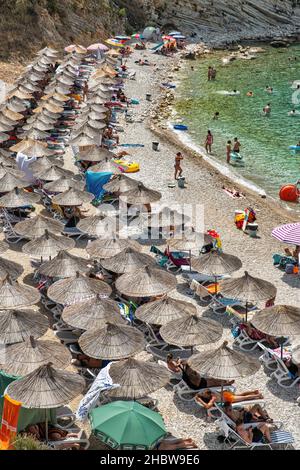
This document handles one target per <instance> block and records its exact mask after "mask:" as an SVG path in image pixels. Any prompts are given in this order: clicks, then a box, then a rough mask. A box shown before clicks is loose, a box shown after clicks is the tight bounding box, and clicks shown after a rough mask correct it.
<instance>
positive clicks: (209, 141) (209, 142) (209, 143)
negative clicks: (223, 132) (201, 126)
mask: <svg viewBox="0 0 300 470" xmlns="http://www.w3.org/2000/svg"><path fill="white" fill-rule="evenodd" d="M213 143H214V137H213V135H212V133H211V131H210V130H208V131H207V136H206V141H205V150H206V152H207V153H211V146H212V144H213Z"/></svg>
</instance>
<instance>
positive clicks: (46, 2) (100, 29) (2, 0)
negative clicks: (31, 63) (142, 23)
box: [0, 0, 125, 60]
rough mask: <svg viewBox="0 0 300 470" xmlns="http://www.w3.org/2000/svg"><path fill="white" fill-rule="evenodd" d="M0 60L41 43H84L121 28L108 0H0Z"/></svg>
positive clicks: (121, 16) (120, 16)
mask: <svg viewBox="0 0 300 470" xmlns="http://www.w3.org/2000/svg"><path fill="white" fill-rule="evenodd" d="M0 12H1V13H0V60H1V59H8V58H11V57H14V56H18V55H19V56H20V57H24V56H25V57H26V56H27V55H29V54H30V53H32V51H34V50H37V49H41V48H42V47H44V46H45V45H52V46H55V47H57V46H62V45H68V44H72V43H74V42H76V43H81V42H82V43H84V44H86V45H89V44H91V43H92V42H95V41H99V40H102V39H105V38H107V37H108V36H109V35H110V34H117V33H122V32H123V31H124V25H125V18H124V13H123V12H122V11H120V8H119V7H118V6H117V5H116V4H115V3H113V2H112V1H111V0H63V1H62V0H0Z"/></svg>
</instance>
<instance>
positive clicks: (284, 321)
mask: <svg viewBox="0 0 300 470" xmlns="http://www.w3.org/2000/svg"><path fill="white" fill-rule="evenodd" d="M251 323H252V325H253V326H254V327H255V328H257V329H258V330H259V331H262V332H263V333H266V334H267V335H270V336H284V337H287V336H293V335H295V336H299V335H300V308H299V307H293V306H291V305H274V306H273V307H268V308H265V309H263V310H260V311H259V312H257V313H256V314H255V315H254V317H253V318H252V319H251ZM282 348H283V344H281V356H282V353H283V349H282Z"/></svg>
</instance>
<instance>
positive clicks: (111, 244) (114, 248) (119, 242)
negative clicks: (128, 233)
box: [86, 237, 141, 259]
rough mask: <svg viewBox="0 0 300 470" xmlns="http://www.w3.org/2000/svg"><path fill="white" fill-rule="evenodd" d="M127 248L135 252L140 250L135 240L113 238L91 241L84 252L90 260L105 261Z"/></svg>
mask: <svg viewBox="0 0 300 470" xmlns="http://www.w3.org/2000/svg"><path fill="white" fill-rule="evenodd" d="M128 247H132V248H134V249H135V250H140V249H141V245H139V244H138V242H136V241H135V240H129V239H127V238H114V237H113V238H104V239H99V240H95V241H93V242H92V243H90V244H89V245H88V246H87V248H86V251H87V252H88V254H89V255H90V257H91V258H96V259H107V258H111V257H112V256H115V255H116V254H118V253H120V252H121V251H123V250H125V249H126V248H128Z"/></svg>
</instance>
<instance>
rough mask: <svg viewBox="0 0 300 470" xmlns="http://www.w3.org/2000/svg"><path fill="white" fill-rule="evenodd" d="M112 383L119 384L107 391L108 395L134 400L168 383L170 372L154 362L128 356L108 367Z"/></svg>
mask: <svg viewBox="0 0 300 470" xmlns="http://www.w3.org/2000/svg"><path fill="white" fill-rule="evenodd" d="M109 375H110V377H111V378H112V381H113V383H115V384H119V385H120V386H119V387H117V388H115V389H113V390H111V391H109V392H108V395H109V396H110V397H112V396H113V397H118V398H123V399H131V400H136V399H138V398H142V397H146V396H148V395H149V393H153V392H155V391H156V390H159V389H160V388H162V387H164V386H165V385H167V383H169V381H170V377H171V373H170V372H169V371H168V370H167V369H166V368H165V367H162V366H160V365H159V364H157V363H156V362H143V361H138V360H137V359H134V358H133V357H130V358H129V359H125V360H122V361H118V362H114V363H113V364H112V365H111V366H110V369H109Z"/></svg>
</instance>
